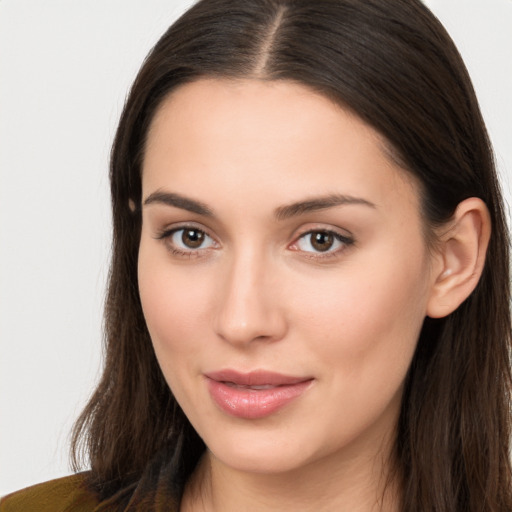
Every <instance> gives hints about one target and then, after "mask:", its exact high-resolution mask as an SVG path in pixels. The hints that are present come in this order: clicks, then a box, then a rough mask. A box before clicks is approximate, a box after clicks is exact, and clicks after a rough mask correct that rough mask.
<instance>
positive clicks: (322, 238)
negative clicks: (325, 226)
mask: <svg viewBox="0 0 512 512" xmlns="http://www.w3.org/2000/svg"><path fill="white" fill-rule="evenodd" d="M310 237H311V246H312V247H313V248H314V249H315V250H317V251H319V252H325V251H328V250H329V249H330V248H331V247H332V246H333V244H334V235H333V234H332V233H328V232H326V231H313V232H312V233H310Z"/></svg>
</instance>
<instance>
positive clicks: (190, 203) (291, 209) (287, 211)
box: [144, 191, 376, 221]
mask: <svg viewBox="0 0 512 512" xmlns="http://www.w3.org/2000/svg"><path fill="white" fill-rule="evenodd" d="M155 203H156V204H164V205H167V206H173V207H175V208H180V209H182V210H187V211H189V212H192V213H197V214H198V215H204V216H206V217H213V211H212V210H211V209H210V208H209V207H208V206H207V205H206V204H205V203H202V202H200V201H196V200H195V199H190V198H189V197H185V196H182V195H181V194H176V193H173V192H163V191H156V192H153V193H152V194H150V195H149V196H148V197H147V198H146V199H145V201H144V205H149V204H155ZM344 205H363V206H368V207H370V208H376V205H375V204H374V203H372V202H370V201H368V200H366V199H363V198H360V197H354V196H348V195H344V194H329V195H326V196H321V197H313V198H311V199H306V200H304V201H297V202H295V203H291V204H288V205H285V206H280V207H278V208H276V209H275V210H274V217H275V218H276V220H278V221H282V220H286V219H289V218H291V217H297V216H299V215H304V214H306V213H309V212H314V211H318V210H326V209H328V208H334V207H336V206H344Z"/></svg>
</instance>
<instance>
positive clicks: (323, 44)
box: [1, 0, 512, 511]
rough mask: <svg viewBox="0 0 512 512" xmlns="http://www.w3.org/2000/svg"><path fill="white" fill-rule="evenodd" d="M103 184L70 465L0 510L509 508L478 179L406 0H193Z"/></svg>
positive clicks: (495, 221) (491, 209)
mask: <svg viewBox="0 0 512 512" xmlns="http://www.w3.org/2000/svg"><path fill="white" fill-rule="evenodd" d="M111 185H112V200H113V215H114V248H113V263H112V270H111V279H110V287H109V294H108V300H107V308H106V326H107V347H106V348H107V351H106V366H105V370H104V374H103V379H102V381H101V383H100V385H99V386H98V389H97V390H96V393H95V394H94V396H93V397H92V399H91V401H90V403H89V405H88V406H87V408H86V410H85V411H84V412H83V414H82V416H81V417H80V419H79V421H78V423H77V426H76V430H75V437H74V449H75V462H76V467H77V468H78V466H79V455H80V453H81V452H80V450H81V449H82V448H83V449H85V451H86V453H87V456H88V458H89V463H90V467H91V470H90V471H88V472H86V473H82V474H78V475H76V476H74V477H70V478H67V479H64V480H59V481H55V482H51V483H48V484H42V485H41V486H36V487H35V488H32V489H29V490H27V491H22V492H20V493H18V494H14V495H12V496H11V497H9V498H7V499H5V500H4V502H3V503H2V507H3V508H2V509H1V510H21V509H23V507H25V509H27V508H28V507H27V504H29V505H30V504H35V503H36V504H37V505H38V507H39V508H38V509H39V510H44V508H43V507H44V506H47V507H49V508H48V510H164V509H165V510H182V511H187V510H223V511H229V510H259V511H261V510H365V511H366V510H367V511H371V510H384V511H398V510H403V511H416V510H439V511H446V510H450V511H459V510H460V511H462V510H464V511H467V510H486V511H505V510H510V509H511V508H512V497H511V492H510V462H509V457H508V453H509V445H508V442H509V441H508V439H509V433H510V417H509V416H510V403H509V390H510V366H509V363H510V361H509V355H508V354H509V348H510V346H509V344H510V315H509V281H508V238H507V232H506V227H505V222H504V218H503V210H502V200H501V195H500V191H499V187H498V184H497V180H496V176H495V171H494V166H493V161H492V153H491V150H490V145H489V142H488V139H487V135H486V132H485V128H484V125H483V121H482V119H481V116H480V113H479V109H478V104H477V102H476V99H475V96H474V93H473V90H472V87H471V84H470V81H469V78H468V76H467V73H466V71H465V68H464V65H463V63H462V62H461V60H460V57H459V55H458V53H457V51H456V49H455V48H454V46H453V43H452V42H451V40H450V39H449V37H448V36H447V34H446V32H445V31H444V29H443V28H442V27H441V26H440V25H439V23H438V22H437V21H436V20H435V18H433V16H432V15H431V14H430V13H429V12H428V10H427V9H426V8H425V7H424V6H423V5H422V4H421V3H420V2H419V1H415V0H401V1H396V0H369V1H367V2H356V1H353V0H325V1H318V2H310V1H308V0H302V1H291V0H288V1H287V0H258V1H255V2H245V1H243V0H240V1H233V0H206V1H202V2H199V3H198V4H196V5H195V6H194V7H193V8H192V9H190V10H189V11H188V12H187V13H186V14H185V15H184V16H183V17H182V18H181V19H180V20H178V21H177V22H176V23H175V24H174V25H173V26H172V27H171V28H170V29H169V31H168V32H167V33H166V34H165V35H164V36H163V37H162V39H161V40H160V41H159V42H158V43H157V45H156V46H155V48H154V49H153V51H152V52H151V54H150V55H149V57H148V58H147V60H146V62H145V63H144V65H143V67H142V69H141V71H140V73H139V75H138V77H137V79H136V81H135V83H134V86H133V88H132V91H131V93H130V96H129V98H128V100H127V103H126V106H125V109H124V112H123V115H122V118H121V121H120V125H119V129H118V132H117V136H116V140H115V143H114V148H113V152H112V163H111Z"/></svg>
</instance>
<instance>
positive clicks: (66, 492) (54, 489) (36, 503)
mask: <svg viewBox="0 0 512 512" xmlns="http://www.w3.org/2000/svg"><path fill="white" fill-rule="evenodd" d="M86 475H87V474H86V473H78V474H76V475H71V476H66V477H64V478H58V479H56V480H50V481H49V482H44V483H42V484H37V485H33V486H31V487H27V488H26V489H22V490H20V491H16V492H14V493H12V494H8V495H7V496H5V497H3V498H1V499H0V512H31V511H34V512H36V511H37V512H89V511H92V510H94V508H95V507H96V506H97V505H98V503H99V502H98V499H97V498H96V496H95V494H94V493H93V492H91V491H89V490H88V489H87V488H86V486H85V477H86Z"/></svg>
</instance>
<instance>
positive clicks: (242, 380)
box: [205, 369, 312, 386]
mask: <svg viewBox="0 0 512 512" xmlns="http://www.w3.org/2000/svg"><path fill="white" fill-rule="evenodd" d="M205 376H206V377H207V378H209V379H212V380H215V381H217V382H232V383H233V384H237V385H239V386H287V385H288V386H290V385H293V384H298V383H300V382H305V381H308V380H311V379H312V378H311V377H294V376H291V375H283V374H281V373H276V372H269V371H266V370H254V371H251V372H246V373H244V372H239V371H236V370H231V369H225V370H220V371H217V372H210V373H206V374H205Z"/></svg>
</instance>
